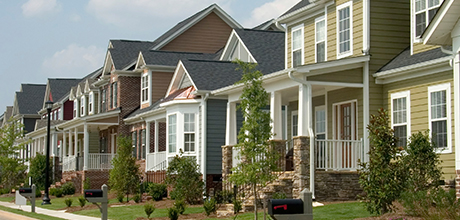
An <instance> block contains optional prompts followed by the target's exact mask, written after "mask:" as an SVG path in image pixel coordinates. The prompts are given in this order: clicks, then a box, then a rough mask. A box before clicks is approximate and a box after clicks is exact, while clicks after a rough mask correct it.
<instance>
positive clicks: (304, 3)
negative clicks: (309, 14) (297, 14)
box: [280, 0, 310, 17]
mask: <svg viewBox="0 0 460 220" xmlns="http://www.w3.org/2000/svg"><path fill="white" fill-rule="evenodd" d="M309 4H310V0H302V1H300V2H299V3H297V4H296V5H294V6H293V7H292V8H290V9H289V10H287V11H286V12H285V13H284V14H282V15H281V16H280V17H283V16H285V15H288V14H290V13H292V12H294V11H296V10H299V9H301V8H303V7H305V6H307V5H309Z"/></svg>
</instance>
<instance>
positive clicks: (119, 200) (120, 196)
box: [117, 193, 125, 202]
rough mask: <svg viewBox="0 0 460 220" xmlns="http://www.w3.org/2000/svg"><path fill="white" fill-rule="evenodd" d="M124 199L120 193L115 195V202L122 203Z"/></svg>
mask: <svg viewBox="0 0 460 220" xmlns="http://www.w3.org/2000/svg"><path fill="white" fill-rule="evenodd" d="M124 197H125V196H124V195H123V194H122V193H119V194H117V201H118V202H123V198H124Z"/></svg>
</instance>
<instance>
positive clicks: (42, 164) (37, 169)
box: [27, 153, 53, 189]
mask: <svg viewBox="0 0 460 220" xmlns="http://www.w3.org/2000/svg"><path fill="white" fill-rule="evenodd" d="M49 162H50V164H53V163H52V161H51V159H50V160H49ZM45 171H46V156H45V155H43V154H39V153H37V155H35V157H34V158H32V159H31V160H30V169H29V173H28V174H27V175H28V177H32V181H33V183H35V185H36V186H37V189H38V188H40V189H44V188H45V173H46V172H45ZM48 180H49V183H52V182H53V181H52V175H49V179H48Z"/></svg>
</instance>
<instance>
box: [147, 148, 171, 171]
mask: <svg viewBox="0 0 460 220" xmlns="http://www.w3.org/2000/svg"><path fill="white" fill-rule="evenodd" d="M147 164H148V167H147V169H146V170H148V171H158V170H164V169H166V166H167V163H166V151H160V152H155V153H149V154H147Z"/></svg>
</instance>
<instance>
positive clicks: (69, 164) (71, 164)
mask: <svg viewBox="0 0 460 220" xmlns="http://www.w3.org/2000/svg"><path fill="white" fill-rule="evenodd" d="M76 168H77V157H76V156H68V157H64V158H62V171H75V170H76Z"/></svg>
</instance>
